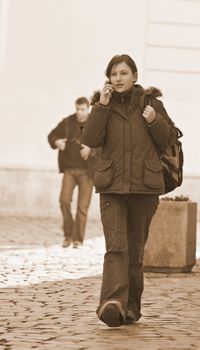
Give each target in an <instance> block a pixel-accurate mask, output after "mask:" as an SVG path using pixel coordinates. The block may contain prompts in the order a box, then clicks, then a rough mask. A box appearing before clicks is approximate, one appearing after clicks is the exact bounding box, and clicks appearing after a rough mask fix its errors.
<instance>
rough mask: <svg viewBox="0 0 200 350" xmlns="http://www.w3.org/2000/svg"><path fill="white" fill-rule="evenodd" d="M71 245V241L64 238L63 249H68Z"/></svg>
mask: <svg viewBox="0 0 200 350" xmlns="http://www.w3.org/2000/svg"><path fill="white" fill-rule="evenodd" d="M70 244H71V239H69V238H65V240H64V242H63V245H62V246H63V248H68V247H69V246H70Z"/></svg>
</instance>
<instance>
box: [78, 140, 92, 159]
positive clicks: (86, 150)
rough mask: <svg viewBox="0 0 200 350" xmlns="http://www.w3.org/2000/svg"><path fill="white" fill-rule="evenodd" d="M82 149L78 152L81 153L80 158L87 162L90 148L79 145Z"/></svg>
mask: <svg viewBox="0 0 200 350" xmlns="http://www.w3.org/2000/svg"><path fill="white" fill-rule="evenodd" d="M81 147H82V150H81V151H80V153H81V157H82V158H83V159H84V160H87V159H88V157H89V155H90V152H91V148H90V147H88V146H86V145H83V144H82V145H81Z"/></svg>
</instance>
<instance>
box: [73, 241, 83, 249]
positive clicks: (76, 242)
mask: <svg viewBox="0 0 200 350" xmlns="http://www.w3.org/2000/svg"><path fill="white" fill-rule="evenodd" d="M81 246H82V243H81V242H79V241H74V242H73V247H74V248H79V247H81Z"/></svg>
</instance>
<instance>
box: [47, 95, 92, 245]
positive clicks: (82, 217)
mask: <svg viewBox="0 0 200 350" xmlns="http://www.w3.org/2000/svg"><path fill="white" fill-rule="evenodd" d="M75 107H76V113H75V114H72V115H70V116H69V117H66V118H64V119H63V120H62V121H61V122H60V123H59V124H58V125H57V126H56V128H54V129H53V130H52V131H51V132H50V134H49V135H48V141H49V144H50V146H51V147H52V148H53V149H58V165H59V170H60V172H61V173H64V175H63V181H62V188H61V193H60V208H61V212H62V216H63V230H64V242H63V247H69V246H70V245H71V243H73V247H74V248H78V247H79V246H80V245H82V244H83V240H84V236H85V227H86V221H87V212H88V208H89V205H90V200H91V195H92V189H93V180H92V177H93V168H94V161H95V153H94V152H95V151H94V150H92V149H91V148H90V147H88V146H85V145H83V144H81V136H82V131H83V128H84V126H85V123H86V121H87V119H88V116H89V101H88V100H87V98H85V97H80V98H78V99H77V100H76V102H75ZM76 186H78V203H77V213H76V217H75V220H74V219H73V216H72V213H71V202H72V196H73V192H74V189H75V187H76Z"/></svg>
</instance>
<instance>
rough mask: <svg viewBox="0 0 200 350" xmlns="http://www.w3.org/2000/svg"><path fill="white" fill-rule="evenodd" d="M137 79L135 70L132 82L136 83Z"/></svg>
mask: <svg viewBox="0 0 200 350" xmlns="http://www.w3.org/2000/svg"><path fill="white" fill-rule="evenodd" d="M137 80H138V72H135V73H134V74H133V84H134V83H136V81H137Z"/></svg>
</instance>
